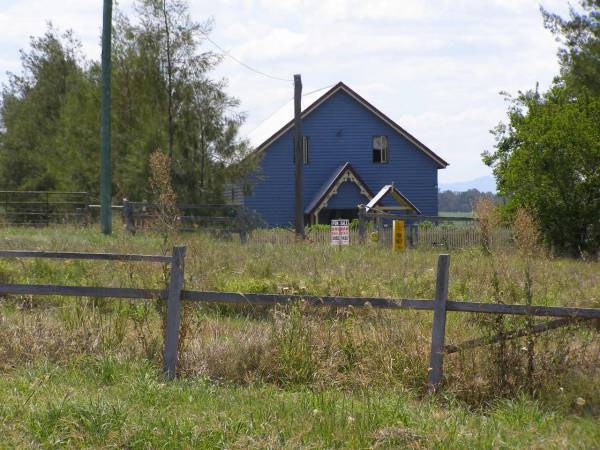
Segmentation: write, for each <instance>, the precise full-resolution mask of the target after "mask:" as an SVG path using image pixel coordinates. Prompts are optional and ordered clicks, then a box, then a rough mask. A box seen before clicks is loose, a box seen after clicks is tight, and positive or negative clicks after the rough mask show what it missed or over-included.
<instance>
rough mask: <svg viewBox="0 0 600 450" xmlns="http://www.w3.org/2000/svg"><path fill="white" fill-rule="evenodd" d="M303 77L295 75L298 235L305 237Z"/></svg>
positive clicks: (301, 237)
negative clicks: (303, 204) (303, 203)
mask: <svg viewBox="0 0 600 450" xmlns="http://www.w3.org/2000/svg"><path fill="white" fill-rule="evenodd" d="M303 153H304V152H303V149H302V78H301V77H300V75H294V154H295V156H296V158H295V159H296V236H297V237H298V238H300V239H304V208H303V206H302V165H303V164H304V155H303Z"/></svg>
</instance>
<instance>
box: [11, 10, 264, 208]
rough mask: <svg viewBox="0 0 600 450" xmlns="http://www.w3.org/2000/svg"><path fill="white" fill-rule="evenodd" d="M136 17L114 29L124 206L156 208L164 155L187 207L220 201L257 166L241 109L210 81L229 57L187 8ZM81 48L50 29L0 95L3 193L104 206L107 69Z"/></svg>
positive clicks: (117, 180) (117, 156) (118, 19)
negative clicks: (155, 181)
mask: <svg viewBox="0 0 600 450" xmlns="http://www.w3.org/2000/svg"><path fill="white" fill-rule="evenodd" d="M135 11H136V17H135V18H134V19H130V18H129V17H127V16H125V15H124V14H123V13H122V12H120V11H116V12H115V18H114V21H113V26H114V32H113V55H112V62H113V64H112V66H113V74H112V77H113V82H112V121H113V126H112V129H113V133H112V148H113V192H114V193H115V198H122V197H127V198H130V199H137V200H142V199H147V198H149V196H150V186H149V178H150V167H149V160H150V155H151V154H152V153H153V152H154V151H156V150H157V149H161V150H163V151H165V152H166V153H167V154H168V155H169V156H170V160H171V161H172V167H171V176H172V178H173V186H174V189H175V192H176V194H177V196H178V198H179V199H180V200H181V201H186V202H203V201H220V200H221V197H222V194H223V191H224V189H225V187H226V186H227V185H228V183H230V182H231V181H234V180H237V179H239V178H240V177H241V176H243V174H244V173H246V172H247V171H248V170H249V169H250V168H251V164H252V163H251V159H250V158H245V157H246V155H247V154H248V153H249V148H248V146H247V144H246V142H245V141H242V140H240V138H239V137H238V130H239V127H240V126H241V124H242V123H243V121H244V115H243V114H241V113H239V112H238V111H237V108H238V106H239V102H238V100H237V99H235V98H232V97H230V96H229V95H227V93H226V92H225V88H226V80H223V79H213V78H211V76H210V75H211V71H212V70H213V69H214V67H215V66H216V65H217V64H218V63H219V62H220V57H219V56H218V55H216V54H214V53H212V52H209V51H201V47H202V43H203V41H204V39H205V37H206V35H207V34H208V33H209V32H210V28H211V22H210V21H208V22H206V23H198V22H194V21H193V20H192V19H191V18H190V16H189V12H188V5H187V2H185V1H182V0H165V1H162V0H138V1H137V3H136V9H135ZM80 48H81V45H80V43H79V42H78V40H77V39H76V38H75V37H74V36H73V33H72V32H66V33H60V32H59V31H58V30H56V29H55V28H54V27H53V26H52V25H49V26H48V29H47V31H46V33H45V34H44V35H43V36H41V37H37V38H32V40H31V49H30V50H28V51H22V52H21V64H22V71H21V73H20V74H11V75H10V77H9V80H8V83H7V84H6V85H5V86H3V89H2V93H1V95H0V121H1V126H0V177H2V180H3V186H2V188H5V189H7V188H8V189H30V190H77V191H80V190H85V191H88V192H90V193H91V194H92V195H94V196H95V195H97V194H98V167H99V147H100V143H99V140H100V137H99V102H100V100H99V98H100V79H99V78H100V67H99V63H98V62H97V61H88V60H86V59H85V57H84V56H83V55H82V53H81V49H80Z"/></svg>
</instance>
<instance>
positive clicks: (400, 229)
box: [392, 220, 405, 252]
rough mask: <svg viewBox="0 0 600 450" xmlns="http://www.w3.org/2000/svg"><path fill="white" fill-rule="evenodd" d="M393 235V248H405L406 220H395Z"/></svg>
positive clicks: (400, 249) (399, 249) (396, 249)
mask: <svg viewBox="0 0 600 450" xmlns="http://www.w3.org/2000/svg"><path fill="white" fill-rule="evenodd" d="M392 236H393V238H392V248H393V249H394V251H397V252H398V251H402V250H404V248H405V241H404V220H394V224H393V228H392Z"/></svg>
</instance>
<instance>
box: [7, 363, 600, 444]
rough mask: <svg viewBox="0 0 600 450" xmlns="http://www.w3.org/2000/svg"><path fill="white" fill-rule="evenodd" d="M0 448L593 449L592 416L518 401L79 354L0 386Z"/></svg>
mask: <svg viewBox="0 0 600 450" xmlns="http://www.w3.org/2000/svg"><path fill="white" fill-rule="evenodd" d="M0 398H2V405H1V406H0V418H1V419H2V420H1V421H0V436H2V441H3V446H5V447H36V446H40V447H44V448H64V447H103V448H192V447H193V448H371V447H376V448H399V447H411V448H515V447H529V448H531V447H539V448H565V447H569V448H594V447H597V446H598V445H600V435H599V433H598V430H597V429H598V422H597V420H596V419H595V418H594V417H593V416H592V415H591V414H589V413H588V412H586V411H585V410H584V409H582V410H581V411H579V412H578V413H573V414H571V415H569V416H567V417H565V416H563V415H562V414H561V413H560V411H554V410H552V409H548V408H546V407H544V406H543V405H542V404H540V403H539V402H538V401H535V400H531V399H529V398H527V397H524V396H520V397H517V398H515V399H510V400H498V401H494V402H492V403H490V404H489V405H486V407H485V408H484V409H482V410H480V411H472V410H470V409H469V408H467V407H466V406H465V405H463V404H461V403H460V402H458V401H456V400H454V399H453V398H452V397H446V398H445V397H440V398H435V399H434V398H418V397H416V396H415V395H414V394H412V393H410V392H403V391H393V392H389V391H386V392H374V391H367V392H351V393H349V392H340V391H337V390H323V391H313V390H307V389H295V390H291V389H286V390H282V389H278V388H275V387H273V386H271V385H250V386H237V385H231V384H221V383H214V382H212V381H210V380H207V379H203V378H196V379H192V380H179V381H175V382H165V381H164V380H163V379H162V378H161V376H160V375H159V374H157V371H156V368H155V367H153V366H152V365H151V364H149V363H148V362H145V361H139V360H129V361H126V362H119V361H115V360H113V359H110V358H108V359H106V358H105V359H94V358H83V359H80V360H77V361H71V362H69V363H67V364H63V365H52V364H50V365H38V366H32V367H24V368H20V369H17V370H14V371H12V372H10V373H9V374H5V375H4V376H3V377H2V378H1V379H0Z"/></svg>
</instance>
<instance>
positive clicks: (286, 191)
mask: <svg viewBox="0 0 600 450" xmlns="http://www.w3.org/2000/svg"><path fill="white" fill-rule="evenodd" d="M303 134H304V135H306V136H309V137H310V164H308V165H305V166H304V172H303V184H304V187H303V203H304V207H305V206H306V205H308V204H309V203H310V201H311V200H312V199H313V197H314V196H315V195H316V194H317V193H318V192H319V190H320V189H321V188H322V186H323V183H325V181H326V180H327V179H329V178H330V176H331V174H332V172H333V171H335V170H336V169H337V168H338V167H339V166H340V164H343V163H344V162H346V161H347V162H349V163H350V164H351V165H352V166H353V168H354V169H355V170H356V172H357V173H358V175H359V176H360V177H361V178H362V180H363V181H364V182H365V183H366V184H367V185H368V186H369V188H370V189H371V191H373V193H377V192H378V191H379V189H381V188H382V187H383V186H384V185H386V184H390V183H392V182H393V183H394V185H395V186H396V187H397V188H398V189H399V190H400V191H401V192H402V193H403V194H404V195H405V196H406V197H407V198H408V199H409V200H410V201H411V202H413V203H414V204H415V206H417V208H419V209H420V210H421V212H422V213H423V214H426V215H437V170H438V166H437V164H436V163H435V162H434V161H433V160H432V159H431V158H430V157H428V156H427V155H426V154H425V153H423V152H422V151H421V150H419V149H418V148H417V147H416V146H415V145H414V144H412V143H411V142H409V141H408V140H407V139H406V138H404V137H403V136H401V135H400V134H398V133H397V132H396V131H395V130H393V129H392V128H391V127H390V126H389V125H387V124H386V123H385V122H383V121H382V120H381V119H380V118H378V117H377V116H375V115H374V114H372V113H371V112H370V111H369V110H368V109H367V108H365V107H364V106H363V105H362V104H360V103H359V102H357V101H355V100H354V99H353V98H352V97H350V96H349V95H348V94H347V93H345V92H344V91H338V92H337V93H335V94H334V95H333V96H332V97H331V98H329V99H328V100H327V101H325V102H324V103H323V104H321V105H320V106H319V107H318V108H316V109H315V110H314V111H313V112H312V113H311V114H309V115H308V116H307V117H306V118H305V119H304V120H303ZM378 135H385V136H388V141H389V144H388V145H389V148H388V161H389V162H388V163H387V164H375V163H373V159H372V158H373V156H372V138H373V136H378ZM292 137H293V130H290V131H288V132H286V133H284V134H283V135H282V136H281V137H280V138H279V139H277V140H276V141H275V142H273V143H272V144H271V145H270V146H269V147H268V148H267V149H266V150H265V151H264V152H263V156H262V159H261V161H260V169H259V181H258V182H256V184H255V185H254V187H253V189H252V191H253V193H252V195H250V196H247V197H246V199H245V205H246V206H247V207H249V208H250V209H254V210H256V211H257V212H258V213H260V214H261V216H262V217H263V219H264V220H265V221H266V222H267V223H268V224H269V225H270V226H286V225H290V224H292V223H293V221H294V162H293V157H292ZM356 194H357V193H356V190H353V189H348V188H346V187H344V186H343V185H342V187H341V188H340V190H339V193H338V195H337V196H336V197H335V198H334V199H332V202H331V203H330V204H331V205H332V206H333V205H335V206H336V207H345V206H346V205H352V206H356V199H357V198H358V197H357V195H356Z"/></svg>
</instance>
